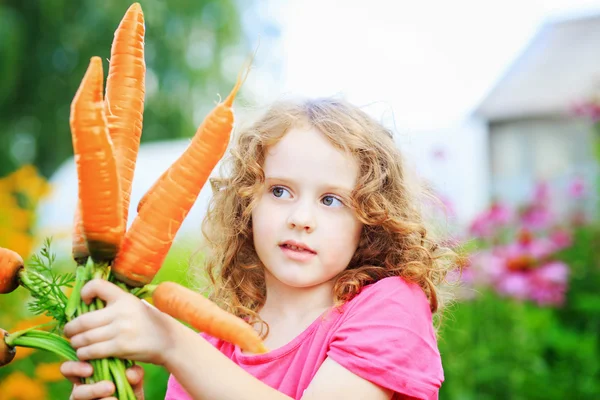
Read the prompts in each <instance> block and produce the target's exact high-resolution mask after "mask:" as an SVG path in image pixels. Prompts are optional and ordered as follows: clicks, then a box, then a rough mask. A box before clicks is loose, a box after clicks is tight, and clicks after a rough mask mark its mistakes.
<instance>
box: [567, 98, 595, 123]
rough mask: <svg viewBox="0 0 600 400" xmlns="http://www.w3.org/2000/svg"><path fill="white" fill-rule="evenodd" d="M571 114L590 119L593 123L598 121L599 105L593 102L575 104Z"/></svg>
mask: <svg viewBox="0 0 600 400" xmlns="http://www.w3.org/2000/svg"><path fill="white" fill-rule="evenodd" d="M573 112H574V113H575V115H578V116H581V117H587V118H590V119H591V120H592V121H594V122H596V121H599V120H600V104H597V103H596V102H595V101H587V102H584V103H579V104H575V105H574V106H573Z"/></svg>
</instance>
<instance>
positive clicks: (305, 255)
mask: <svg viewBox="0 0 600 400" xmlns="http://www.w3.org/2000/svg"><path fill="white" fill-rule="evenodd" d="M279 248H280V249H281V251H283V254H284V255H285V256H286V257H287V258H289V259H290V260H294V261H308V260H310V259H312V258H313V257H314V256H316V253H314V252H312V251H309V250H296V249H292V248H290V247H288V246H286V245H284V244H283V245H280V246H279Z"/></svg>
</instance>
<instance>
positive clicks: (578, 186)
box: [568, 176, 585, 200]
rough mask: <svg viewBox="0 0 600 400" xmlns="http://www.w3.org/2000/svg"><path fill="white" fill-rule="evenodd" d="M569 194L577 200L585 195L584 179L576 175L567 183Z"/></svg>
mask: <svg viewBox="0 0 600 400" xmlns="http://www.w3.org/2000/svg"><path fill="white" fill-rule="evenodd" d="M568 192H569V196H570V197H571V198H572V199H576V200H579V199H581V198H583V197H584V196H585V181H584V180H583V178H582V177H580V176H577V177H575V178H574V179H573V180H572V181H571V182H570V183H569V190H568Z"/></svg>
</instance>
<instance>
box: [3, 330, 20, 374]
mask: <svg viewBox="0 0 600 400" xmlns="http://www.w3.org/2000/svg"><path fill="white" fill-rule="evenodd" d="M6 336H8V332H6V331H5V330H4V329H0V367H3V366H5V365H6V364H9V363H10V362H11V361H12V360H13V358H15V355H16V354H17V349H16V348H14V347H10V346H9V345H7V344H6V342H5V341H4V338H5V337H6Z"/></svg>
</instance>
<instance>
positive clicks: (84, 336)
mask: <svg viewBox="0 0 600 400" xmlns="http://www.w3.org/2000/svg"><path fill="white" fill-rule="evenodd" d="M114 336H115V329H114V328H113V327H112V326H111V325H104V326H101V327H100V328H96V329H92V330H89V331H85V332H82V333H79V334H77V335H75V336H73V337H71V346H73V348H75V349H78V348H80V347H85V346H89V345H91V344H94V343H99V342H106V341H107V340H110V339H112V338H113V337H114Z"/></svg>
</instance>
